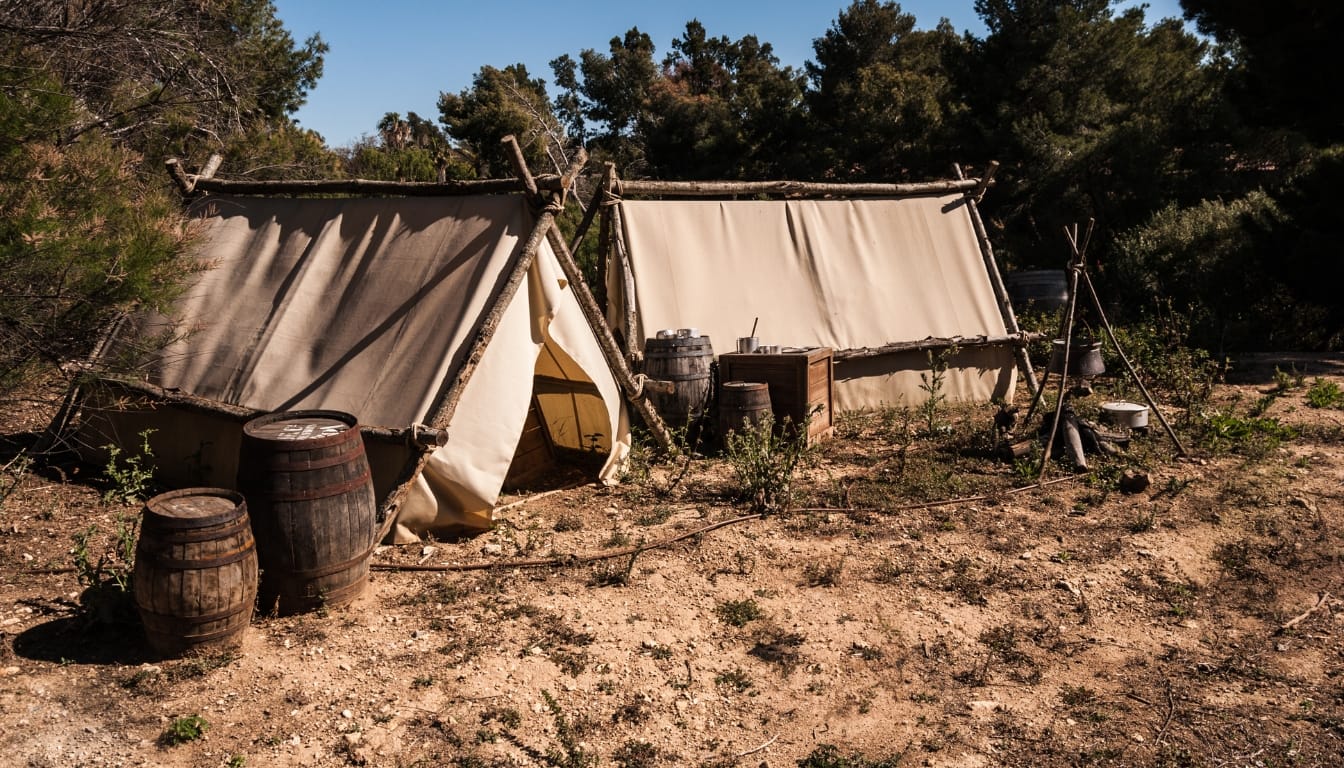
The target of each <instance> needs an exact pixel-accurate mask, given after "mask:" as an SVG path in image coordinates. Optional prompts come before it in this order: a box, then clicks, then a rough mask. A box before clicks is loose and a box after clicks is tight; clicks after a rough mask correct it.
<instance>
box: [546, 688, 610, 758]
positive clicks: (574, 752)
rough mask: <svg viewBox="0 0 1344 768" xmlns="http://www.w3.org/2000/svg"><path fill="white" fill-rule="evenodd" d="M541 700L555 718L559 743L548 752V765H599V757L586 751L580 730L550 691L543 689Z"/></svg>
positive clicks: (556, 736)
mask: <svg viewBox="0 0 1344 768" xmlns="http://www.w3.org/2000/svg"><path fill="white" fill-rule="evenodd" d="M541 698H542V700H543V701H545V702H546V708H547V709H549V710H550V711H551V717H552V718H554V721H555V738H556V741H558V742H559V744H558V745H557V747H555V748H552V749H550V750H547V752H546V764H547V765H551V766H555V767H556V768H588V767H589V766H595V765H597V763H598V758H597V755H590V754H588V753H587V752H586V751H585V750H584V748H583V745H582V744H581V738H580V734H579V732H578V729H577V728H575V727H574V724H573V723H571V722H570V720H569V718H568V717H567V716H566V715H565V711H564V710H563V709H561V707H560V703H559V702H557V701H556V700H555V697H554V696H552V695H551V693H550V691H547V690H544V689H543V690H542V692H541Z"/></svg>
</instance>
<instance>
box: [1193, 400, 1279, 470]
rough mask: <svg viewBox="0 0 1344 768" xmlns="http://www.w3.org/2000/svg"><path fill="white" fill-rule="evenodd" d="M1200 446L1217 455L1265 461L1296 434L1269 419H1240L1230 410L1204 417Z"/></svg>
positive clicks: (1240, 417) (1214, 411)
mask: <svg viewBox="0 0 1344 768" xmlns="http://www.w3.org/2000/svg"><path fill="white" fill-rule="evenodd" d="M1199 431H1200V443H1201V444H1202V445H1203V446H1204V447H1205V448H1207V449H1209V450H1210V451H1212V452H1214V453H1235V454H1239V455H1242V456H1246V457H1247V458H1251V459H1263V458H1265V457H1266V456H1268V455H1270V454H1271V453H1273V452H1274V451H1276V450H1278V448H1279V446H1280V445H1281V444H1282V443H1283V442H1285V441H1287V440H1292V439H1293V438H1295V437H1296V436H1297V432H1296V431H1294V430H1293V428H1292V427H1289V426H1287V425H1285V424H1281V423H1279V420H1278V419H1275V418H1272V417H1269V416H1251V415H1247V416H1238V415H1236V414H1235V413H1234V412H1233V411H1232V410H1231V409H1216V410H1213V411H1210V412H1208V413H1206V414H1205V416H1204V419H1203V423H1202V424H1201V425H1200V430H1199Z"/></svg>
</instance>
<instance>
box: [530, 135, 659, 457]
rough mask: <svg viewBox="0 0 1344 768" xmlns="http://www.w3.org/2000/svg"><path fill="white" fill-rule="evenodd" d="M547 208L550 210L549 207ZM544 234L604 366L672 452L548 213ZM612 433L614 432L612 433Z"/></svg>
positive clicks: (584, 157)
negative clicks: (594, 340)
mask: <svg viewBox="0 0 1344 768" xmlns="http://www.w3.org/2000/svg"><path fill="white" fill-rule="evenodd" d="M504 141H505V143H508V144H509V145H510V152H509V155H510V157H511V159H512V160H513V164H514V170H515V171H516V172H517V173H518V177H519V178H520V179H522V180H523V182H524V183H525V184H526V183H529V182H530V180H531V178H532V176H531V173H530V172H529V171H528V169H527V159H526V158H524V157H523V151H522V148H521V147H519V146H518V143H517V141H515V140H514V139H513V137H512V136H509V137H506V138H505V139H504ZM579 159H581V160H583V161H585V162H586V161H587V153H586V152H584V151H583V149H582V148H580V150H579ZM550 202H551V205H552V206H555V207H559V206H562V205H563V202H562V201H560V200H557V199H555V196H552V199H551V201H550ZM547 210H548V211H549V210H551V208H550V207H548V208H547ZM546 237H547V240H548V241H549V242H550V244H551V251H552V252H553V253H554V254H555V259H556V261H557V262H559V263H560V270H561V271H562V272H564V273H565V279H566V280H568V281H569V288H570V291H572V292H573V294H574V298H575V300H576V301H577V302H578V305H579V310H580V311H582V312H583V317H584V319H585V320H586V321H587V322H588V327H589V328H590V329H591V330H592V332H593V336H594V337H595V338H596V339H597V346H598V347H599V348H600V349H601V350H602V356H603V357H604V358H606V361H607V367H608V368H609V369H610V370H611V373H612V375H613V376H614V377H615V378H616V383H617V384H618V385H619V386H620V388H621V389H622V390H623V391H624V393H625V398H626V400H628V401H630V403H631V404H632V405H634V406H635V408H637V409H638V410H639V413H640V415H641V416H643V417H644V420H645V423H646V424H647V425H648V427H649V431H650V432H651V433H653V437H654V439H655V440H657V441H658V446H659V447H660V448H662V449H663V450H664V451H667V452H668V453H673V452H674V448H675V446H674V444H673V442H672V436H671V434H669V433H668V431H667V425H666V424H664V423H663V420H662V418H661V417H660V416H659V415H658V412H657V411H656V410H654V408H653V405H652V404H651V403H649V400H648V398H647V397H646V396H644V394H643V390H644V387H643V385H642V384H641V383H640V382H639V381H637V380H636V379H635V376H634V374H633V373H631V371H630V368H629V366H627V365H626V363H625V359H624V358H623V357H621V350H620V347H619V346H617V344H616V339H615V338H614V337H613V336H612V334H611V328H610V327H608V326H607V321H606V319H604V318H603V317H602V312H601V310H599V309H598V307H597V301H596V300H594V299H593V294H592V291H590V290H588V283H587V281H585V280H584V279H583V272H582V271H581V270H580V269H579V265H578V264H576V263H575V262H574V255H573V254H572V253H570V251H569V246H568V245H566V244H565V238H564V235H563V234H562V233H561V232H560V227H559V226H558V225H556V224H555V217H554V216H552V217H551V221H550V224H549V225H548V226H547V228H546ZM613 437H614V436H613Z"/></svg>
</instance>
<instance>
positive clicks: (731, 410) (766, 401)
mask: <svg viewBox="0 0 1344 768" xmlns="http://www.w3.org/2000/svg"><path fill="white" fill-rule="evenodd" d="M768 415H770V385H768V384H766V383H764V382H756V381H725V382H724V383H723V386H722V387H721V388H720V389H719V435H720V436H721V437H722V438H723V441H724V444H725V445H726V444H727V441H728V433H729V432H730V431H731V432H741V431H743V430H744V429H748V428H752V427H755V426H756V425H758V424H760V423H761V422H762V421H764V420H765V417H766V416H768Z"/></svg>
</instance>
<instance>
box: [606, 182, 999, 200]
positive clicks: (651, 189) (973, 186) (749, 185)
mask: <svg viewBox="0 0 1344 768" xmlns="http://www.w3.org/2000/svg"><path fill="white" fill-rule="evenodd" d="M980 187H981V180H980V179H956V180H948V181H924V182H914V183H906V184H845V183H834V182H828V183H815V182H805V181H622V182H619V183H618V184H617V187H616V192H617V193H618V194H620V195H622V196H624V195H640V194H644V195H671V196H682V197H717V196H723V195H784V196H798V195H834V196H837V197H909V196H913V195H943V194H947V193H950V192H974V191H976V190H977V189H979V188H980Z"/></svg>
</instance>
